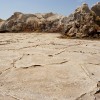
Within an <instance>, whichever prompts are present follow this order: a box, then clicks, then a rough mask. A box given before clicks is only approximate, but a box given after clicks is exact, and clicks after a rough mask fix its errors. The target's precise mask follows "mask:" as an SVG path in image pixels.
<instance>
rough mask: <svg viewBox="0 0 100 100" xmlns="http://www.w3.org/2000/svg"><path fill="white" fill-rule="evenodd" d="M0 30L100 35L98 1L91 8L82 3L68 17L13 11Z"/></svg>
mask: <svg viewBox="0 0 100 100" xmlns="http://www.w3.org/2000/svg"><path fill="white" fill-rule="evenodd" d="M0 32H52V33H53V32H56V33H57V32H59V33H62V34H63V35H64V37H75V38H85V37H96V38H99V37H100V2H98V3H96V4H95V5H93V6H92V7H91V8H89V7H88V5H87V4H85V3H84V4H82V6H81V7H79V8H77V9H76V10H75V12H74V13H72V14H70V15H69V16H68V17H66V16H62V15H58V14H54V13H52V12H51V13H46V14H40V13H37V14H23V13H21V12H15V13H14V15H12V16H11V17H10V18H8V19H7V20H6V21H3V22H1V23H0Z"/></svg>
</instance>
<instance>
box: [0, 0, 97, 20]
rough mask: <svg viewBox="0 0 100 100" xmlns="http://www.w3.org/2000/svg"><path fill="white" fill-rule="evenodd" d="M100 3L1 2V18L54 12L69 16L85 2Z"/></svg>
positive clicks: (79, 0)
mask: <svg viewBox="0 0 100 100" xmlns="http://www.w3.org/2000/svg"><path fill="white" fill-rule="evenodd" d="M98 1H99V0H0V18H2V19H6V18H8V17H10V16H11V15H12V14H13V13H14V12H23V13H44V12H54V13H58V14H62V15H69V14H70V13H71V12H73V11H74V10H75V9H76V8H77V7H78V6H80V5H81V4H82V3H83V2H86V3H87V4H89V6H91V5H93V4H95V3H96V2H98Z"/></svg>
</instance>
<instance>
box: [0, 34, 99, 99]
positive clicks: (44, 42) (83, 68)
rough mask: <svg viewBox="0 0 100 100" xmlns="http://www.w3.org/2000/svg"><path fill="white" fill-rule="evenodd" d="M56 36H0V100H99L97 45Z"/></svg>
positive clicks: (93, 42)
mask: <svg viewBox="0 0 100 100" xmlns="http://www.w3.org/2000/svg"><path fill="white" fill-rule="evenodd" d="M59 36H60V35H59V34H53V33H49V34H46V33H45V34H43V33H42V34H41V33H38V34H37V33H4V34H0V100H100V41H98V40H78V39H60V38H58V37H59Z"/></svg>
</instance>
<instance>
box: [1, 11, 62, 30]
mask: <svg viewBox="0 0 100 100" xmlns="http://www.w3.org/2000/svg"><path fill="white" fill-rule="evenodd" d="M62 18H63V16H61V15H57V14H53V13H47V14H23V13H20V12H15V13H14V15H12V16H11V17H10V18H9V19H7V20H6V21H5V22H4V23H3V24H2V26H1V27H0V31H2V32H5V31H7V32H35V31H39V32H59V31H60V30H61V29H60V25H61V24H60V22H61V19H62Z"/></svg>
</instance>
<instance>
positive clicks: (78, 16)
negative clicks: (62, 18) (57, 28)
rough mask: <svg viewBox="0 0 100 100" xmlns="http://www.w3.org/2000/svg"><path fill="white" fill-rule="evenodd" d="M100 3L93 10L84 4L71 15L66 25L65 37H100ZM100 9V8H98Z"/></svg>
mask: <svg viewBox="0 0 100 100" xmlns="http://www.w3.org/2000/svg"><path fill="white" fill-rule="evenodd" d="M99 6H100V3H97V4H96V5H95V6H93V7H92V8H91V9H89V7H88V5H87V4H83V5H82V6H81V7H79V8H77V9H76V10H75V12H74V13H73V14H71V15H70V16H69V17H68V18H67V19H66V22H65V23H64V35H66V36H69V37H77V38H84V37H99V32H97V31H98V30H99V29H100V16H99V12H100V7H99ZM97 7H99V8H97Z"/></svg>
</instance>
